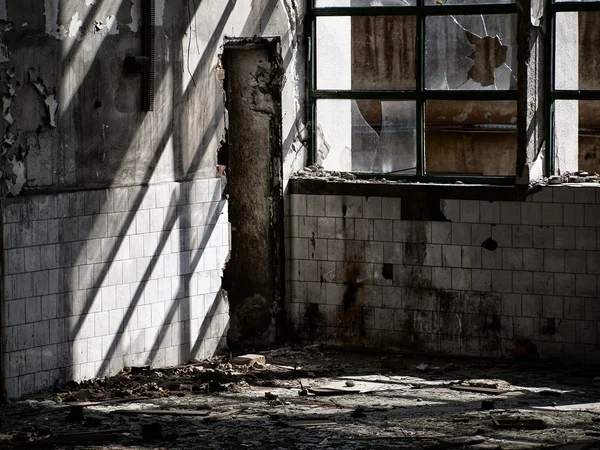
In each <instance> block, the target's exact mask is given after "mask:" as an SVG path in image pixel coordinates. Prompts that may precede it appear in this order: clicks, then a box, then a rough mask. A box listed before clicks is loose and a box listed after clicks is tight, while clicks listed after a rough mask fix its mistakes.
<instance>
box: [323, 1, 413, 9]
mask: <svg viewBox="0 0 600 450" xmlns="http://www.w3.org/2000/svg"><path fill="white" fill-rule="evenodd" d="M416 4H417V1H416V0H315V7H316V8H330V7H335V8H343V7H350V6H354V7H361V8H362V7H365V6H416Z"/></svg>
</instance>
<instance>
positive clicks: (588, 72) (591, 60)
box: [554, 11, 600, 90]
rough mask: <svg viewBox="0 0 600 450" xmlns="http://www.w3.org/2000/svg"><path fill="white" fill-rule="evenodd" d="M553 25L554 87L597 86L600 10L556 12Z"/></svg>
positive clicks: (599, 68)
mask: <svg viewBox="0 0 600 450" xmlns="http://www.w3.org/2000/svg"><path fill="white" fill-rule="evenodd" d="M555 24H556V25H555V36H556V40H555V46H554V55H555V59H554V60H555V65H554V67H555V78H554V88H555V89H573V90H577V89H590V90H594V89H600V77H598V74H599V73H600V52H599V51H598V43H599V42H600V12H597V11H594V12H579V13H578V12H562V13H557V14H556V22H555ZM575 30H578V32H575ZM573 67H578V68H579V70H578V71H577V72H576V71H575V70H573Z"/></svg>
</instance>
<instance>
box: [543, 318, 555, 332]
mask: <svg viewBox="0 0 600 450" xmlns="http://www.w3.org/2000/svg"><path fill="white" fill-rule="evenodd" d="M556 328H557V325H556V319H552V318H549V319H546V323H545V324H544V325H543V326H542V334H543V335H545V336H554V335H555V334H556Z"/></svg>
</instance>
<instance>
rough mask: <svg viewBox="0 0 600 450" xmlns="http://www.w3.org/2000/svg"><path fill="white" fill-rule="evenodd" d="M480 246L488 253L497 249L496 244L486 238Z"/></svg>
mask: <svg viewBox="0 0 600 450" xmlns="http://www.w3.org/2000/svg"><path fill="white" fill-rule="evenodd" d="M481 246H482V247H483V248H485V249H486V250H489V251H492V252H493V251H494V250H496V249H497V248H498V242H496V241H495V240H493V239H492V238H491V237H489V238H487V239H486V240H485V241H483V242H482V243H481Z"/></svg>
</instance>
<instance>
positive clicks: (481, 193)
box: [287, 176, 541, 201]
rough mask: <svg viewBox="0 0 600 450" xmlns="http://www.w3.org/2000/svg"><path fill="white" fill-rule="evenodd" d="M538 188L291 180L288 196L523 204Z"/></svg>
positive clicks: (318, 178) (376, 181)
mask: <svg viewBox="0 0 600 450" xmlns="http://www.w3.org/2000/svg"><path fill="white" fill-rule="evenodd" d="M540 188H541V187H540V186H536V187H527V186H515V185H514V184H512V185H510V186H499V185H492V184H466V183H465V184H462V183H456V182H454V183H440V182H429V183H419V182H402V181H389V180H384V179H380V180H373V179H371V180H364V179H356V180H340V179H335V180H331V179H328V178H321V177H302V176H296V177H292V178H291V179H290V182H289V184H288V192H287V193H288V194H313V195H354V196H365V197H413V198H414V197H419V198H423V199H429V198H438V199H440V198H445V199H465V200H489V201H524V200H525V199H526V198H527V197H528V196H530V195H531V194H533V193H535V192H537V191H538V190H539V189H540Z"/></svg>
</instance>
